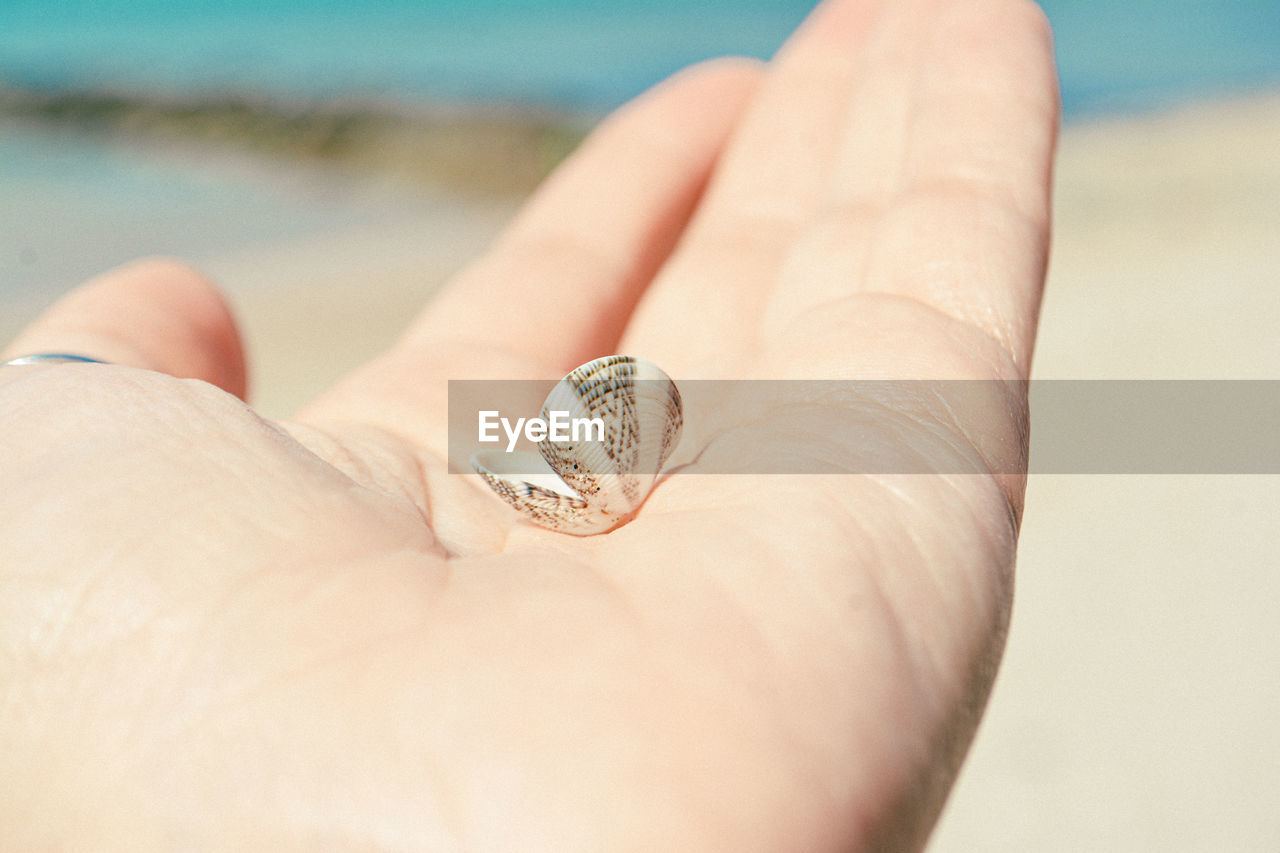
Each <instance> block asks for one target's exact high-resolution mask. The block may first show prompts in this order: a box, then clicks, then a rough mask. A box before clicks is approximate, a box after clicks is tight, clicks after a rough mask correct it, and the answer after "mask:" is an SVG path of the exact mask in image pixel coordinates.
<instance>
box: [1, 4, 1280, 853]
mask: <svg viewBox="0 0 1280 853" xmlns="http://www.w3.org/2000/svg"><path fill="white" fill-rule="evenodd" d="M810 5H811V4H810V3H807V2H797V0H615V2H610V3H598V2H589V0H417V2H414V1H413V0H366V2H336V0H253V2H250V0H219V2H215V0H190V2H185V3H181V4H178V3H164V2H159V0H94V2H90V0H65V2H58V3H51V2H47V0H40V1H39V2H37V0H6V2H5V3H4V4H3V5H2V6H0V193H2V195H0V198H2V199H3V201H2V202H0V338H8V337H9V336H11V335H12V334H13V333H14V332H16V330H17V329H18V328H19V327H20V326H21V325H22V324H23V323H25V322H26V321H28V320H29V319H31V317H33V316H34V315H35V313H37V312H38V311H39V310H40V309H41V308H42V307H44V306H45V305H47V304H48V303H49V302H50V301H51V300H52V299H53V298H55V297H56V296H57V294H58V293H60V292H62V291H63V290H65V289H66V288H68V287H70V286H72V285H74V284H76V283H78V282H79V281H81V280H83V279H85V278H87V277H89V276H91V275H93V274H95V273H98V272H101V271H102V270H104V269H107V268H109V267H111V266H113V265H115V264H117V263H120V262H123V261H126V260H129V259H131V258H134V257H137V256H140V255H145V254H155V253H162V254H174V255H178V256H181V257H183V258H186V259H187V260H189V261H191V262H193V263H195V264H196V265H197V266H199V267H200V268H202V269H204V270H205V271H206V272H208V273H210V274H211V275H212V276H213V277H214V278H216V279H217V280H218V281H219V282H220V283H221V284H222V285H223V286H224V287H225V288H226V289H227V290H228V291H229V292H230V293H231V295H232V297H233V299H234V300H235V302H236V304H237V306H238V308H239V313H240V316H241V320H242V324H243V326H244V327H245V331H246V333H247V336H248V339H249V345H250V350H251V357H252V360H253V363H254V376H255V381H256V390H257V394H256V398H257V402H258V404H259V406H260V408H262V409H263V410H264V411H266V412H267V413H268V414H275V415H281V414H286V413H287V412H288V411H289V410H290V409H291V408H292V407H293V406H295V405H297V404H299V403H301V402H302V401H304V400H306V399H307V398H308V397H309V396H310V395H311V394H313V393H314V392H315V391H316V390H318V389H319V388H322V387H324V386H325V385H326V384H327V383H328V382H330V381H331V380H332V379H333V378H334V377H335V376H337V375H338V374H340V373H341V372H343V371H344V370H346V369H348V368H350V367H352V366H354V365H355V364H356V363H358V362H359V361H360V360H361V359H363V358H365V357H367V356H369V355H371V354H373V353H374V352H376V351H377V350H378V349H379V348H380V347H382V346H383V345H385V343H386V342H387V341H388V340H389V338H390V336H391V335H393V334H394V333H395V332H396V331H397V330H398V329H399V328H400V326H401V325H402V324H403V323H404V321H405V318H406V317H407V316H408V315H409V314H410V313H411V312H412V311H413V310H414V309H415V308H416V307H417V306H418V305H420V304H421V303H422V301H423V299H424V298H425V297H426V295H427V294H429V293H430V291H431V290H432V289H433V288H434V287H435V286H436V285H438V284H439V283H440V282H442V281H443V280H444V279H446V278H447V277H448V276H449V275H450V274H451V273H452V272H453V271H455V270H456V269H457V268H458V267H459V266H461V265H462V264H463V263H465V262H466V260H467V259H468V258H470V257H472V256H474V255H475V254H476V253H478V252H479V251H481V250H482V249H483V247H484V245H485V244H486V243H487V242H488V241H489V240H490V239H491V238H492V236H493V235H494V234H495V233H496V232H497V230H498V229H500V228H501V226H502V224H503V223H504V222H505V221H506V220H507V219H508V218H509V217H510V215H511V214H512V212H513V211H514V210H515V208H516V207H517V206H518V204H519V202H520V200H521V199H522V198H523V197H524V196H525V195H526V194H527V193H528V192H529V191H530V189H531V188H532V187H533V186H535V185H536V183H537V182H538V180H539V179H540V178H541V177H542V176H543V175H544V174H545V173H546V172H547V171H548V170H549V169H550V168H552V167H553V166H554V165H555V163H556V162H558V161H559V160H560V159H561V158H562V157H563V156H564V155H565V154H566V153H567V152H568V151H569V150H571V149H572V147H573V145H574V144H575V143H576V141H577V140H578V139H580V138H581V135H582V134H583V133H584V132H585V131H586V129H587V128H589V127H590V126H591V125H592V124H593V123H594V122H595V121H597V120H598V119H599V118H600V117H601V116H602V115H603V114H605V113H606V112H607V111H608V110H609V109H611V108H612V107H615V106H617V105H618V104H620V103H622V102H623V101H625V100H627V99H628V98H630V97H632V96H633V95H635V94H637V93H639V92H640V91H642V90H643V89H645V88H646V87H648V86H650V85H652V84H653V83H655V82H657V81H658V80H660V79H661V78H663V77H664V76H666V75H667V74H669V73H671V72H673V71H675V70H677V69H678V68H680V67H682V66H684V65H687V64H689V63H691V62H694V61H697V60H699V59H703V58H708V57H711V56H716V55H722V54H748V55H753V56H758V57H762V58H766V57H768V56H769V55H770V54H771V53H772V52H773V50H775V49H776V48H777V46H778V45H779V44H780V43H781V42H782V40H783V39H784V38H785V36H786V35H787V33H788V32H789V31H790V30H791V29H793V28H794V27H795V26H796V25H797V24H798V23H799V22H800V21H801V20H802V18H803V17H804V15H805V14H806V13H807V11H808V10H809V8H810ZM1043 5H1044V7H1045V9H1046V11H1047V12H1048V13H1049V16H1050V19H1051V21H1052V22H1053V24H1054V28H1055V32H1056V34H1057V42H1058V52H1059V61H1060V66H1061V74H1062V87H1063V101H1064V107H1065V131H1064V135H1063V140H1062V144H1061V148H1060V160H1059V169H1058V178H1057V196H1056V197H1057V210H1056V227H1055V245H1054V255H1053V260H1052V263H1051V270H1050V286H1049V290H1048V292H1047V296H1046V301H1045V309H1044V315H1043V321H1042V334H1041V345H1040V349H1039V352H1038V355H1037V364H1036V374H1035V375H1036V376H1037V377H1038V378H1073V379H1093V378H1097V379H1106V378H1125V379H1141V378H1166V379H1224V378H1254V379H1277V378H1280V334H1278V333H1277V329H1280V272H1278V271H1280V238H1278V237H1277V235H1278V234H1280V2H1277V0H1176V2H1171V0H1126V2H1110V0H1044V3H1043ZM1278 516H1280V483H1278V482H1277V480H1276V478H1274V477H1264V476H1253V477H1249V476H1236V477H1225V476H1219V477H1187V476H1172V475H1168V476H1144V477H1136V476H1135V477H1097V476H1093V477H1087V476H1047V475H1037V476H1033V478H1032V480H1031V483H1030V486H1029V495H1028V509H1027V514H1026V519H1025V527H1024V538H1023V544H1022V549H1021V556H1020V570H1019V581H1018V582H1019V591H1018V598H1017V603H1016V608H1015V616H1014V622H1013V628H1012V632H1011V635H1010V639H1009V646H1008V653H1007V656H1006V660H1005V665H1004V667H1003V669H1002V671H1001V675H1000V677H999V680H998V682H997V686H996V690H995V693H994V695H993V698H992V702H991V705H990V708H989V711H988V714H987V718H986V720H985V722H984V724H983V727H982V729H981V731H980V733H979V736H978V739H977V742H976V744H975V747H974V750H973V752H972V754H971V756H970V759H969V762H968V764H967V765H966V768H965V770H964V773H963V775H962V777H961V781H960V783H959V785H958V787H957V789H956V791H955V794H954V795H953V797H952V800H951V802H950V803H949V805H948V807H947V810H946V812H945V814H944V816H943V819H942V822H941V824H940V826H939V828H938V831H937V833H936V834H935V836H934V839H933V841H932V847H931V849H933V850H937V851H951V850H957V851H959V850H1010V851H1014V850H1018V851H1023V850H1037V851H1049V850H1064V851H1065V850H1071V851H1076V850H1082V849H1109V850H1191V849H1214V850H1280V809H1277V808H1276V804H1277V803H1280V572H1278V571H1277V570H1278V569H1280V548H1277V536H1276V533H1275V530H1276V529H1277V528H1280V524H1278V523H1277V517H1278Z"/></svg>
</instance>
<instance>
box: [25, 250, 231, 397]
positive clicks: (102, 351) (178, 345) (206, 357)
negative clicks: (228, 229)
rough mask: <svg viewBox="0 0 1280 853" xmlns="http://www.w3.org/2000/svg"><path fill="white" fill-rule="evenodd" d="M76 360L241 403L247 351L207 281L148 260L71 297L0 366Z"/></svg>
mask: <svg viewBox="0 0 1280 853" xmlns="http://www.w3.org/2000/svg"><path fill="white" fill-rule="evenodd" d="M33 353H73V354H76V355H82V356H87V357H90V358H95V359H98V360H100V361H108V362H112V363H114V364H122V365H128V366H131V367H141V368H145V369H148V370H156V371H159V372H162V373H168V374H170V375H173V376H178V377H183V378H192V379H202V380H204V381H206V382H210V383H212V384H214V385H217V386H218V387H220V388H222V389H224V390H226V391H229V392H231V393H232V394H235V395H236V396H238V397H244V395H245V391H246V376H245V360H244V351H243V349H242V347H241V344H240V335H239V333H238V332H237V330H236V324H235V320H234V319H233V317H232V315H231V311H230V309H229V308H228V307H227V303H226V301H225V300H224V299H223V297H222V295H221V294H220V293H219V292H218V290H217V289H216V288H215V287H214V285H213V284H211V283H210V282H209V280H208V279H206V278H204V277H203V276H202V275H200V274H199V273H197V272H196V271H194V270H192V269H191V268H190V267H187V266H185V265H183V264H181V263H179V262H177V261H173V260H169V259H162V258H150V259H146V260H141V261H136V262H134V263H131V264H126V265H125V266H122V267H118V268H116V269H114V270H111V271H110V272H107V273H105V274H103V275H101V276H98V277H97V278H95V279H93V280H91V281H89V282H88V283H86V284H84V285H82V286H80V287H79V288H77V289H75V290H73V291H72V292H71V293H69V294H67V295H66V296H64V297H63V298H62V299H61V300H59V301H58V302H56V303H55V304H54V305H53V306H52V307H51V308H49V310H47V311H46V312H45V313H44V314H42V315H41V316H40V317H38V318H37V319H36V320H35V321H34V322H33V323H32V324H31V325H30V326H28V327H27V328H26V329H25V330H24V331H23V332H22V333H20V334H19V335H18V337H17V339H15V340H14V341H13V343H11V344H10V345H9V346H8V347H7V348H6V349H5V351H4V354H3V355H2V356H0V360H7V359H11V358H16V357H18V356H22V355H29V354H33Z"/></svg>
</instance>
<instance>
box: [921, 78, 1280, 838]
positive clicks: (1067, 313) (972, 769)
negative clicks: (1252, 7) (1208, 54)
mask: <svg viewBox="0 0 1280 853" xmlns="http://www.w3.org/2000/svg"><path fill="white" fill-rule="evenodd" d="M1278 152H1280V100H1277V99H1275V98H1267V99H1259V100H1256V101H1251V102H1247V103H1232V104H1222V105H1213V106H1203V107H1198V108H1195V109H1189V110H1186V111H1183V112H1179V113H1176V114H1171V115H1165V116H1159V117H1154V118H1147V119H1128V120H1124V121H1116V122H1109V123H1102V124H1098V125H1096V126H1090V127H1081V128H1072V129H1069V130H1068V131H1067V133H1066V134H1065V137H1064V139H1063V143H1062V146H1061V157H1060V161H1059V179H1058V186H1059V191H1058V205H1057V207H1058V216H1057V225H1056V229H1055V245H1054V256H1053V261H1052V265H1051V266H1052V269H1051V273H1050V279H1049V290H1048V292H1047V295H1046V299H1045V306H1044V313H1043V315H1042V323H1041V336H1040V348H1039V351H1038V354H1037V362H1036V371H1035V374H1036V376H1038V377H1042V378H1048V377H1053V378H1082V379H1083V378H1156V377H1159V378H1197V379H1207V378H1258V379H1262V378H1266V379H1280V156H1277V153H1278ZM1277 440H1280V436H1277ZM1278 805H1280V478H1277V477H1265V476H1254V477H1192V476H1148V477H1120V476H1116V477H1098V476H1037V477H1033V478H1032V481H1031V483H1030V485H1029V489H1028V495H1027V513H1026V518H1025V522H1024V527H1023V538H1022V544H1021V549H1020V554H1019V574H1018V593H1017V599H1016V605H1015V611H1014V620H1013V626H1012V631H1011V635H1010V638H1009V645H1008V649H1007V653H1006V656H1005V662H1004V667H1003V669H1002V671H1001V673H1000V676H999V679H998V681H997V684H996V689H995V693H994V694H993V697H992V701H991V704H990V706H989V708H988V712H987V717H986V719H985V721H984V722H983V725H982V728H981V730H980V732H979V735H978V739H977V741H976V743H975V746H974V749H973V751H972V753H971V754H970V757H969V761H968V764H967V765H966V767H965V769H964V771H963V773H962V776H961V780H960V783H959V785H958V786H957V788H956V790H955V792H954V793H953V795H952V799H951V802H950V803H949V804H948V806H947V810H946V812H945V813H944V815H943V819H942V821H941V823H940V825H939V827H938V830H937V832H936V833H935V836H934V839H933V843H932V846H931V849H932V850H933V851H936V853H942V851H975V850H981V851H1030V850H1034V851H1058V850H1061V851H1081V850H1124V851H1139V850H1152V851H1155V850H1161V851H1165V850H1280V808H1277V806H1278Z"/></svg>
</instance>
